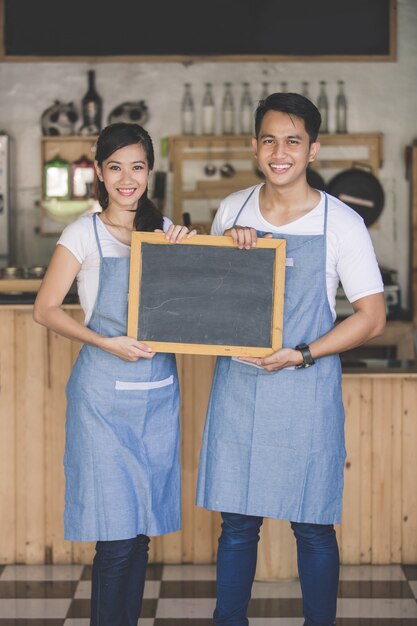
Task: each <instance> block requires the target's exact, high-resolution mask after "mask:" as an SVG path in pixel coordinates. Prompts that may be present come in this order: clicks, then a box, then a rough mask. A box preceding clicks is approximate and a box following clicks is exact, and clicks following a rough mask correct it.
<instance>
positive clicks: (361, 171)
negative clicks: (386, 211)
mask: <svg viewBox="0 0 417 626" xmlns="http://www.w3.org/2000/svg"><path fill="white" fill-rule="evenodd" d="M327 191H328V192H329V194H331V195H332V196H336V198H339V200H341V201H342V202H345V203H346V204H347V205H349V206H350V207H351V208H352V209H354V210H355V211H356V212H357V213H359V215H360V216H361V217H362V218H363V220H364V222H365V225H366V226H368V227H369V226H371V225H372V224H373V223H374V222H376V220H377V219H378V218H379V216H380V214H381V212H382V209H383V208H384V202H385V194H384V190H383V187H382V185H381V183H380V182H379V180H378V178H377V177H376V176H375V175H374V174H373V173H372V171H371V168H369V167H368V166H367V165H364V164H360V163H353V165H352V168H351V169H348V170H344V171H343V172H340V173H339V174H337V175H336V176H335V177H334V178H332V179H331V180H330V181H329V183H328V185H327Z"/></svg>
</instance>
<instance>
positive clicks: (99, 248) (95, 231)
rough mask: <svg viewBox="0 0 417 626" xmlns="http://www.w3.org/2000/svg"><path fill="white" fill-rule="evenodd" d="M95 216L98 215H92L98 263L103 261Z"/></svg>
mask: <svg viewBox="0 0 417 626" xmlns="http://www.w3.org/2000/svg"><path fill="white" fill-rule="evenodd" d="M97 215H98V213H94V215H93V226H94V235H95V237H96V242H97V248H98V253H99V255H100V261H102V260H103V251H102V249H101V244H100V238H99V236H98V230H97Z"/></svg>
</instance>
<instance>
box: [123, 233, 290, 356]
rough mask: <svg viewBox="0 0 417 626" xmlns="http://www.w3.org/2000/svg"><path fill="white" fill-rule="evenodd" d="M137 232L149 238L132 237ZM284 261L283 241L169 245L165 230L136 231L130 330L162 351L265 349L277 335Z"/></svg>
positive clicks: (238, 352)
mask: <svg viewBox="0 0 417 626" xmlns="http://www.w3.org/2000/svg"><path fill="white" fill-rule="evenodd" d="M138 237H139V238H141V237H144V238H145V239H148V241H140V243H138V244H136V243H135V241H136V239H137V238H138ZM149 238H151V239H153V240H154V241H155V240H156V238H158V240H159V242H158V243H157V242H156V241H155V243H153V242H150V241H149ZM202 240H203V241H202ZM213 243H218V245H213ZM277 261H278V266H279V267H278V269H277ZM284 268H285V242H283V241H282V240H263V241H262V243H260V245H259V247H257V248H256V249H253V250H239V249H238V248H237V247H236V246H234V245H231V238H230V237H210V236H196V237H193V238H191V239H188V240H186V243H180V244H168V243H166V240H165V237H164V236H163V235H158V234H154V233H146V234H145V233H134V235H133V238H132V257H131V275H130V287H129V335H130V336H134V337H136V338H138V339H140V340H141V341H144V342H145V343H147V344H149V345H151V346H153V347H154V348H155V349H156V350H159V351H170V352H188V353H190V352H195V353H197V354H229V355H231V354H236V355H241V354H249V351H248V349H249V350H250V349H255V352H251V353H252V354H258V352H256V349H258V348H260V349H261V350H262V352H263V353H268V352H269V353H270V352H272V349H278V348H277V347H276V346H278V344H280V340H281V338H282V308H283V302H282V298H283V279H284ZM277 322H278V323H277ZM277 333H278V334H277ZM279 335H281V336H279ZM163 344H165V345H163ZM278 347H280V346H278Z"/></svg>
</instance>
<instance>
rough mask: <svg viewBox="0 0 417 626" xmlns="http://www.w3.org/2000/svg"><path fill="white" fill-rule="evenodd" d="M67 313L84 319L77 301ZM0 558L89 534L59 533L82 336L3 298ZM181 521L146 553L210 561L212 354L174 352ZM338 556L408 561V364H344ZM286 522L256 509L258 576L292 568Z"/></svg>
mask: <svg viewBox="0 0 417 626" xmlns="http://www.w3.org/2000/svg"><path fill="white" fill-rule="evenodd" d="M71 314H72V315H73V316H74V317H75V318H76V319H79V320H80V321H82V313H81V312H80V311H79V310H77V309H74V310H72V312H71ZM0 346H1V352H0V497H1V501H2V507H0V559H1V562H3V563H12V562H18V563H43V562H53V563H69V562H74V563H90V562H91V560H92V558H93V555H94V543H93V542H81V543H75V542H74V543H71V542H66V541H64V539H63V498H64V471H63V464H62V457H63V451H64V437H65V430H64V427H65V405H66V401H65V384H66V381H67V379H68V376H69V373H70V370H71V367H72V364H73V362H74V360H75V358H76V356H77V354H78V351H79V349H80V347H81V346H80V344H77V343H73V342H69V341H68V340H66V339H64V338H62V337H59V336H58V335H56V334H55V333H51V332H49V331H46V329H44V328H42V327H41V326H39V325H38V324H35V323H34V322H33V321H32V318H31V312H30V310H29V309H28V310H26V309H24V308H19V309H17V310H10V309H9V310H6V309H3V310H0ZM177 363H178V371H179V376H180V384H181V391H182V398H181V455H182V482H183V529H182V531H180V532H177V533H172V534H170V535H167V536H165V537H158V538H155V539H153V540H152V542H151V552H150V556H151V560H152V561H154V562H170V563H181V562H188V563H192V562H193V563H212V562H215V559H216V553H217V541H218V537H219V534H220V521H221V520H220V514H219V513H217V512H210V511H206V510H204V509H202V508H199V507H196V506H195V492H196V482H197V469H198V462H199V454H200V446H201V440H202V432H203V427H204V421H205V413H206V407H207V402H208V396H209V390H210V384H211V379H212V374H213V368H214V363H215V359H214V357H203V356H193V355H179V356H178V358H177ZM343 394H344V402H345V408H346V446H347V459H346V472H345V492H344V512H343V519H342V524H341V526H338V527H337V534H338V538H339V542H340V552H341V557H342V562H343V563H352V564H355V563H358V564H359V563H399V562H404V563H415V562H417V495H416V482H417V481H416V479H417V464H416V462H415V457H416V449H417V376H389V375H376V376H370V375H360V376H358V375H355V376H352V375H350V376H349V375H346V376H344V379H343ZM296 575H297V570H296V550H295V540H294V537H293V534H292V531H291V529H290V525H289V523H288V522H283V521H279V520H265V521H264V525H263V527H262V531H261V542H260V544H259V560H258V567H257V573H256V577H257V579H259V580H267V579H268V580H276V579H280V578H294V577H296Z"/></svg>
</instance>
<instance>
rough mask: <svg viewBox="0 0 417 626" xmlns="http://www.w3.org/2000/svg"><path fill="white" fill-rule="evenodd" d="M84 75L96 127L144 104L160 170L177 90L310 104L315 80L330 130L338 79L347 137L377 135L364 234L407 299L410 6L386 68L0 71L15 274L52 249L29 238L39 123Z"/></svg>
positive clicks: (415, 91) (415, 106)
mask: <svg viewBox="0 0 417 626" xmlns="http://www.w3.org/2000/svg"><path fill="white" fill-rule="evenodd" d="M248 36H250V34H248ZM352 36H354V33H352ZM90 68H93V69H95V70H96V78H97V90H98V91H99V93H100V95H101V96H102V97H103V101H104V119H105V121H106V120H107V116H108V114H109V112H110V111H111V110H112V109H113V108H114V107H115V106H116V105H117V104H119V103H121V102H124V101H128V100H142V99H143V100H145V102H146V103H147V105H148V107H149V110H150V119H149V121H148V123H147V124H146V127H147V130H148V131H149V132H150V134H151V136H152V137H153V140H154V145H155V151H156V157H157V160H156V169H158V165H159V166H160V158H159V155H160V139H161V137H163V136H169V135H174V134H180V133H181V127H180V103H181V98H182V94H183V84H184V83H185V82H190V83H192V87H193V91H194V96H195V101H196V104H197V105H199V104H200V103H201V99H202V96H203V89H204V83H205V82H207V81H209V82H212V83H213V86H214V93H215V95H216V99H217V102H220V99H221V94H222V88H223V82H224V81H227V80H230V81H231V82H232V83H233V86H234V92H235V97H236V100H238V97H239V95H240V90H241V83H242V82H243V81H249V82H250V83H251V89H252V94H253V96H254V99H258V98H259V96H260V93H261V83H262V81H268V82H269V87H270V91H279V90H280V82H281V81H283V80H285V81H287V83H288V89H289V90H290V91H300V90H301V82H302V81H303V80H307V81H309V83H310V94H311V97H312V98H313V99H314V98H316V96H317V92H318V82H319V80H326V81H327V84H328V95H329V98H330V103H331V106H332V109H331V111H330V116H331V117H330V131H332V130H334V107H333V103H334V98H335V93H336V83H337V80H339V79H341V80H344V81H345V83H346V92H347V96H348V105H349V112H348V130H349V131H351V132H368V131H369V132H370V131H380V132H383V133H384V147H385V158H384V165H383V169H382V170H381V172H380V180H381V183H382V185H383V187H384V189H385V192H386V203H385V207H384V211H383V213H382V215H381V219H380V221H379V224H378V227H377V228H371V229H370V232H371V236H372V239H373V241H374V245H375V248H376V252H377V256H378V259H379V261H380V263H381V264H382V265H385V266H388V267H390V268H393V269H397V270H398V272H399V278H400V285H401V289H402V293H403V299H405V298H406V296H407V291H408V264H409V260H408V252H409V250H408V237H409V183H408V182H407V181H406V180H405V160H404V150H405V146H406V145H407V144H410V143H411V141H412V140H413V139H414V138H417V1H416V0H398V60H397V62H395V63H340V62H339V63H316V62H314V63H195V64H182V63H168V62H161V63H119V62H115V63H97V64H95V65H92V64H89V63H78V62H74V63H57V62H42V63H0V129H3V130H5V131H6V132H7V133H8V134H9V135H11V137H12V139H13V143H14V156H13V163H12V168H13V178H12V179H13V187H14V191H15V194H14V196H15V208H16V209H17V232H18V234H17V246H18V259H17V262H18V263H19V264H20V265H32V264H47V262H48V260H49V257H50V254H51V251H52V249H53V247H54V244H55V240H56V238H55V237H50V236H49V237H45V236H40V235H38V234H36V233H35V229H36V227H37V226H38V225H39V209H38V208H37V207H36V206H35V201H36V200H39V197H40V136H41V129H40V116H41V114H42V112H43V111H44V110H45V109H46V108H47V107H48V106H50V105H51V104H52V102H53V101H54V100H55V99H59V100H62V101H64V102H69V101H71V100H72V101H74V102H75V104H76V105H77V106H78V107H79V105H80V102H81V98H82V97H83V95H84V93H85V91H86V72H87V70H88V69H90ZM198 128H199V125H198ZM167 213H168V214H169V206H168V208H167Z"/></svg>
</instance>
